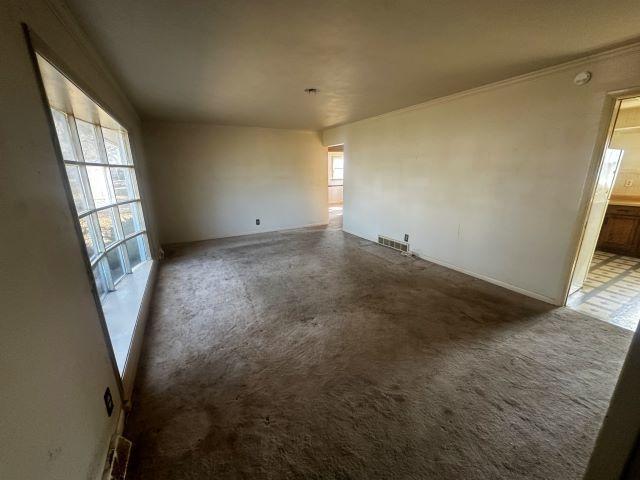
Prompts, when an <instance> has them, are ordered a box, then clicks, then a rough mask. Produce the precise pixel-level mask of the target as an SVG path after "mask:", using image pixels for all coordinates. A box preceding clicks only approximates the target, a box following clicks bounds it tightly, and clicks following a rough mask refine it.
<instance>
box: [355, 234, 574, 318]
mask: <svg viewBox="0 0 640 480" xmlns="http://www.w3.org/2000/svg"><path fill="white" fill-rule="evenodd" d="M343 231H344V232H346V233H348V234H349V235H353V236H354V237H358V238H362V239H364V240H368V241H370V242H373V243H374V244H375V245H378V242H376V241H375V240H372V239H370V238H366V237H362V236H360V235H357V234H355V233H353V232H350V231H348V230H345V229H344V227H343ZM411 253H412V254H413V255H414V256H415V257H417V258H419V259H420V260H424V261H426V262H431V263H435V264H436V265H440V266H441V267H446V268H449V269H451V270H455V271H456V272H460V273H464V274H465V275H469V276H470V277H474V278H477V279H479V280H483V281H485V282H487V283H491V284H493V285H497V286H498V287H502V288H506V289H507V290H511V291H512V292H516V293H519V294H521V295H525V296H527V297H531V298H535V299H536V300H541V301H543V302H545V303H550V304H551V305H555V306H558V307H561V306H562V304H561V303H559V302H558V300H557V299H553V298H551V297H547V296H546V295H542V294H540V293H536V292H532V291H531V290H527V289H525V288H521V287H517V286H515V285H512V284H510V283H507V282H503V281H502V280H496V279H495V278H492V277H488V276H486V275H482V274H480V273H476V272H472V271H471V270H467V269H465V268H461V267H458V266H456V265H453V264H451V263H448V262H445V261H442V260H439V259H437V258H434V257H429V256H427V255H422V254H419V253H416V252H415V251H413V250H412V251H411Z"/></svg>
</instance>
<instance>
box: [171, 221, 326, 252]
mask: <svg viewBox="0 0 640 480" xmlns="http://www.w3.org/2000/svg"><path fill="white" fill-rule="evenodd" d="M327 225H329V223H328V222H321V223H307V224H305V225H299V226H297V227H281V228H276V229H274V230H261V231H259V232H255V231H245V232H239V233H233V234H231V235H222V236H220V237H207V238H201V239H199V240H179V241H177V242H167V243H165V244H164V246H173V245H185V244H187V243H198V242H208V241H210V240H222V239H225V238H235V237H246V236H250V235H261V234H263V233H276V232H289V231H292V230H300V229H303V228H313V227H326V226H327Z"/></svg>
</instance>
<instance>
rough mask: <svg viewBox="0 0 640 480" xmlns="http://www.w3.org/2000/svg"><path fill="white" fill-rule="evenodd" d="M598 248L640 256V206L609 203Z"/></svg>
mask: <svg viewBox="0 0 640 480" xmlns="http://www.w3.org/2000/svg"><path fill="white" fill-rule="evenodd" d="M597 249H598V250H603V251H605V252H611V253H618V254H620V255H629V256H632V257H640V207H633V206H622V205H609V207H608V208H607V213H606V214H605V217H604V223H603V224H602V229H601V230H600V236H599V237H598V246H597Z"/></svg>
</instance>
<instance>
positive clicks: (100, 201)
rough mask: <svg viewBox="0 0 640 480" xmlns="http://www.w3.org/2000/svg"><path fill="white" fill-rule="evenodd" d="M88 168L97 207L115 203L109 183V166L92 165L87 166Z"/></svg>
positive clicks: (92, 193)
mask: <svg viewBox="0 0 640 480" xmlns="http://www.w3.org/2000/svg"><path fill="white" fill-rule="evenodd" d="M86 168H87V176H88V177H89V185H90V186H91V195H92V196H93V203H95V205H96V207H104V206H105V205H110V204H112V203H114V201H113V198H112V195H111V189H110V185H109V184H110V182H111V180H110V179H109V174H108V172H107V168H106V167H92V166H87V167H86Z"/></svg>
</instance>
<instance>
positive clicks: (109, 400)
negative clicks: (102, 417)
mask: <svg viewBox="0 0 640 480" xmlns="http://www.w3.org/2000/svg"><path fill="white" fill-rule="evenodd" d="M104 406H105V407H107V415H109V416H111V414H112V413H113V397H112V396H111V390H109V387H107V389H106V390H105V392H104Z"/></svg>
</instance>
